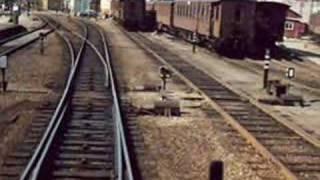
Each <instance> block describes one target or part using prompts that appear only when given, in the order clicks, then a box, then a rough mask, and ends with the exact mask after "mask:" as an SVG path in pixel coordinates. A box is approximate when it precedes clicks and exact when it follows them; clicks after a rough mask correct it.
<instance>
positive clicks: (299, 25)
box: [284, 9, 308, 38]
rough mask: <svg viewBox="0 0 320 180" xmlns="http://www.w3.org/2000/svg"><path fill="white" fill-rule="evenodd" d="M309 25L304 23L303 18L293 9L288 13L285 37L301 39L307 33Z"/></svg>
mask: <svg viewBox="0 0 320 180" xmlns="http://www.w3.org/2000/svg"><path fill="white" fill-rule="evenodd" d="M307 27H308V26H307V24H306V23H304V22H303V17H302V16H301V15H300V14H299V13H297V12H295V11H294V10H292V9H289V11H288V12H287V17H286V22H285V27H284V29H285V33H284V35H285V37H286V38H300V37H301V36H302V35H303V34H304V33H305V32H306V31H307Z"/></svg>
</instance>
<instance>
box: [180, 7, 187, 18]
mask: <svg viewBox="0 0 320 180" xmlns="http://www.w3.org/2000/svg"><path fill="white" fill-rule="evenodd" d="M181 9H182V16H185V15H186V7H185V6H184V5H182V6H181Z"/></svg>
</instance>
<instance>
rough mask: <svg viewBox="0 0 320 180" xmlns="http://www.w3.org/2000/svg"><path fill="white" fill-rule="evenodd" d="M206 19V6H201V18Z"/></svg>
mask: <svg viewBox="0 0 320 180" xmlns="http://www.w3.org/2000/svg"><path fill="white" fill-rule="evenodd" d="M203 17H204V6H203V4H202V5H201V18H203Z"/></svg>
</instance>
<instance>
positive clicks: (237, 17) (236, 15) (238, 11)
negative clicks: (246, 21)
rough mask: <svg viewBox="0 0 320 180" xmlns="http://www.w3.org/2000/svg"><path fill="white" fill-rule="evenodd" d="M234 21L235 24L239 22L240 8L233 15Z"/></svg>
mask: <svg viewBox="0 0 320 180" xmlns="http://www.w3.org/2000/svg"><path fill="white" fill-rule="evenodd" d="M234 19H235V21H236V22H241V7H237V9H236V11H235V14H234Z"/></svg>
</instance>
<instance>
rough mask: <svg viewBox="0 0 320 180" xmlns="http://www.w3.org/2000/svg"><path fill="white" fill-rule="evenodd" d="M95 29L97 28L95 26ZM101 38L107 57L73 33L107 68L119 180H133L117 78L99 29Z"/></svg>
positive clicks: (107, 85)
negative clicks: (112, 102) (125, 175)
mask: <svg viewBox="0 0 320 180" xmlns="http://www.w3.org/2000/svg"><path fill="white" fill-rule="evenodd" d="M95 28H97V27H96V26H95ZM97 30H98V31H99V32H100V34H101V36H102V41H103V43H104V51H105V55H106V56H105V57H103V56H102V55H101V53H100V52H99V50H98V49H97V48H96V47H95V45H94V44H93V43H92V42H91V41H89V40H88V39H85V38H83V37H82V36H81V35H80V34H78V33H75V32H73V33H74V34H75V35H76V36H78V37H79V38H82V39H83V40H86V42H87V43H88V45H89V46H90V47H91V48H92V49H93V50H94V51H95V52H96V54H97V55H98V56H99V58H100V60H101V62H102V64H103V66H104V68H105V75H106V82H105V83H106V87H111V91H112V96H113V100H114V113H115V114H114V115H115V120H116V135H117V137H118V139H117V145H116V147H118V152H117V153H118V155H119V157H117V158H118V164H117V165H118V175H117V178H118V179H119V180H122V179H124V178H128V179H129V180H133V179H134V178H133V173H132V168H131V163H130V157H129V152H128V147H127V142H126V138H125V132H124V128H123V124H122V122H123V121H122V115H121V109H120V103H119V96H118V93H117V87H116V83H115V78H114V72H113V70H112V66H111V62H110V53H109V48H108V46H107V41H106V38H105V36H104V34H103V33H102V32H101V30H99V29H97ZM119 151H122V152H121V153H123V155H124V160H125V163H126V170H127V177H122V175H123V169H124V167H123V165H122V155H121V153H120V152H119Z"/></svg>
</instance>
